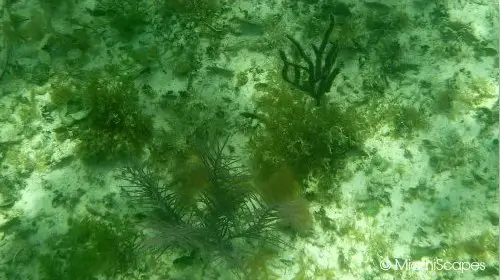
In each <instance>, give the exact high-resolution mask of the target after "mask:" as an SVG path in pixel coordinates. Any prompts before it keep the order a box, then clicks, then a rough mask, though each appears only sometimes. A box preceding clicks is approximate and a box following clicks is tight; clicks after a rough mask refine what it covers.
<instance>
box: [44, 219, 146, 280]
mask: <svg viewBox="0 0 500 280" xmlns="http://www.w3.org/2000/svg"><path fill="white" fill-rule="evenodd" d="M138 236H139V235H138V233H137V232H136V231H134V230H133V228H132V227H130V226H129V225H128V224H126V223H125V222H123V221H120V220H114V221H101V220H97V219H93V218H85V219H83V220H77V221H73V222H71V223H70V225H69V230H68V232H67V233H65V234H59V235H54V236H53V237H52V238H51V239H49V242H47V244H49V247H48V249H49V251H48V252H46V253H42V254H40V255H39V256H38V265H39V277H40V278H38V279H47V280H51V279H61V280H65V279H68V280H69V279H72V280H73V279H74V280H77V279H78V280H87V279H88V280H90V279H97V277H102V276H104V277H106V279H116V278H115V277H117V276H118V275H125V274H126V273H127V272H131V271H132V270H133V268H134V267H135V264H136V261H137V254H136V253H137V251H136V249H137V247H136V240H137V237H138Z"/></svg>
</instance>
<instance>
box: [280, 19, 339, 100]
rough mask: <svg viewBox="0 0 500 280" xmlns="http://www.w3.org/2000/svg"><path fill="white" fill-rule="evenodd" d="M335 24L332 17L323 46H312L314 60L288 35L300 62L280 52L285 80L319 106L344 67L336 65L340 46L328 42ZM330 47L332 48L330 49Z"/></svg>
mask: <svg viewBox="0 0 500 280" xmlns="http://www.w3.org/2000/svg"><path fill="white" fill-rule="evenodd" d="M334 24H335V21H334V18H333V16H331V17H330V24H329V25H328V28H327V30H326V32H325V34H324V36H323V39H322V40H321V44H320V45H319V47H317V46H315V45H313V46H312V48H313V51H314V59H313V58H311V57H309V56H308V55H307V54H306V52H305V51H304V48H303V47H302V46H301V44H300V43H299V42H298V41H297V40H296V39H294V38H293V37H292V36H290V35H287V38H288V39H289V40H290V42H291V43H292V45H293V46H294V48H295V49H296V50H297V52H298V53H299V55H300V60H299V61H296V62H294V61H290V60H289V59H288V58H287V56H286V54H285V52H284V51H283V50H281V51H280V57H281V60H282V61H283V63H284V66H283V69H282V72H281V75H282V76H283V79H284V80H285V81H287V82H288V83H290V84H292V85H293V86H294V87H295V88H297V89H299V90H301V91H304V92H305V93H307V94H308V95H309V96H311V97H312V98H314V99H315V101H316V105H318V106H319V105H320V104H321V100H322V99H323V97H324V95H325V94H326V93H327V92H329V91H330V88H331V87H332V84H333V81H334V80H335V78H336V77H337V76H338V74H339V73H340V68H341V67H342V65H340V64H338V65H337V64H336V63H335V61H336V59H337V55H338V51H339V49H338V46H337V45H336V44H332V43H330V42H329V41H328V40H329V38H330V34H331V33H332V31H333V27H334ZM328 45H330V46H329V47H328ZM327 47H328V48H327ZM302 61H304V62H305V65H304V64H300V63H301V62H302Z"/></svg>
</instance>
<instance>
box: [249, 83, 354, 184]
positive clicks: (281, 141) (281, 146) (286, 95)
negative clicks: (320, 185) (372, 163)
mask: <svg viewBox="0 0 500 280" xmlns="http://www.w3.org/2000/svg"><path fill="white" fill-rule="evenodd" d="M256 105H257V108H258V110H259V114H258V118H259V120H260V122H261V123H262V129H260V130H258V131H257V132H256V134H255V135H253V136H252V137H251V141H250V147H251V149H252V150H253V163H254V166H255V168H256V169H257V170H258V173H259V176H260V177H262V178H268V177H269V176H270V175H271V174H272V173H274V172H275V171H276V170H279V169H280V168H282V167H287V168H290V169H291V170H292V172H293V173H295V174H296V175H297V177H298V178H304V176H306V175H307V174H308V173H309V172H311V171H318V170H321V169H322V170H326V169H330V168H334V167H340V166H342V165H343V159H345V157H346V155H347V154H348V153H349V152H352V151H357V150H358V149H359V148H360V146H361V143H362V139H361V135H359V133H358V132H359V131H360V130H359V129H358V128H359V126H360V122H359V120H358V119H356V118H355V116H354V114H351V113H349V112H348V111H345V110H342V109H341V108H340V107H338V106H336V105H335V104H323V106H314V104H312V103H311V102H308V101H307V100H306V99H305V97H303V96H301V95H298V94H297V93H294V92H291V91H287V90H270V92H269V93H268V94H264V95H263V96H262V97H260V98H258V99H257V101H256Z"/></svg>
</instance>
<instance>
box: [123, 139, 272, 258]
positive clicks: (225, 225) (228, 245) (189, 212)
mask: <svg viewBox="0 0 500 280" xmlns="http://www.w3.org/2000/svg"><path fill="white" fill-rule="evenodd" d="M229 138H230V137H229V136H227V135H226V136H222V137H221V136H214V135H210V136H207V137H206V138H199V139H208V140H206V141H204V142H202V143H194V144H193V146H194V153H193V154H191V155H190V156H188V157H187V158H186V160H189V161H190V162H191V163H190V164H191V165H193V164H194V165H199V166H198V167H199V168H192V166H191V167H190V168H186V170H188V172H187V173H186V172H180V173H176V172H174V171H173V172H172V173H173V174H174V175H173V176H172V178H170V179H163V178H159V177H158V175H157V174H156V173H155V172H153V171H152V167H151V166H150V165H149V164H144V165H142V166H129V167H126V168H124V169H123V170H122V173H121V175H120V176H119V178H121V179H123V180H124V181H126V182H127V183H128V184H127V185H126V186H123V190H124V191H125V193H126V194H128V195H129V196H130V198H131V199H132V200H133V201H136V202H137V204H138V205H140V206H141V207H143V208H144V210H145V211H146V212H145V213H146V214H145V216H146V220H147V221H146V222H145V229H146V235H147V238H146V239H145V240H144V242H143V246H144V248H146V249H150V250H153V251H155V252H157V253H159V254H162V253H164V252H166V251H169V252H177V253H178V254H180V256H184V257H183V258H191V259H196V260H199V261H201V262H205V263H206V262H208V261H211V260H224V261H226V262H227V263H233V264H234V262H235V261H240V260H244V259H245V257H246V256H247V255H248V254H251V253H252V252H254V250H256V249H258V248H262V247H270V248H277V247H280V246H281V244H282V240H281V239H280V237H279V236H278V235H277V232H276V231H275V230H274V229H275V226H276V223H277V219H278V217H277V211H276V210H275V209H273V208H271V207H269V206H268V205H267V204H266V203H265V202H264V201H263V199H262V197H261V196H260V195H259V193H258V192H257V191H256V190H255V189H254V188H253V187H252V185H251V184H250V181H249V176H248V175H247V173H246V171H245V169H244V168H243V167H242V166H240V165H239V163H238V162H239V161H238V160H237V158H236V157H235V156H234V155H232V154H231V153H230V152H229V151H228V150H229V149H228V141H229ZM189 170H192V172H191V173H190V171H189ZM175 174H177V175H175ZM179 174H180V175H179ZM185 176H188V177H190V179H189V180H186V178H185ZM193 177H198V178H196V179H194V180H193ZM193 183H196V184H199V186H198V189H197V191H196V192H193V191H189V192H187V193H188V194H189V196H190V197H189V198H186V192H185V190H186V189H191V190H192V189H193V186H189V185H188V184H193ZM186 256H187V257H186ZM237 265H238V264H237Z"/></svg>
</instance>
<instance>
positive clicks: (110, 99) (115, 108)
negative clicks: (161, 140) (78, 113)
mask: <svg viewBox="0 0 500 280" xmlns="http://www.w3.org/2000/svg"><path fill="white" fill-rule="evenodd" d="M81 90H82V91H83V95H84V96H83V103H84V104H85V106H86V107H87V108H88V109H89V110H90V113H89V115H88V117H87V118H86V119H85V121H84V122H83V123H82V124H81V125H80V129H79V132H78V135H77V137H78V138H79V140H80V141H81V142H80V144H79V146H78V152H79V155H80V157H81V158H82V159H83V160H86V161H89V162H99V161H106V160H112V159H117V158H123V157H130V156H137V155H139V154H140V153H141V152H142V149H143V147H144V144H145V143H146V142H147V141H149V140H150V139H151V137H152V130H153V122H152V119H151V117H150V116H147V115H145V114H144V113H143V112H142V110H141V108H140V106H139V99H138V91H137V90H136V89H135V87H134V83H133V80H132V79H130V78H129V77H123V76H117V77H114V78H111V77H110V76H107V75H106V74H105V73H101V72H96V73H91V74H89V76H88V79H87V80H86V82H85V83H84V84H83V86H82V89H81Z"/></svg>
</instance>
